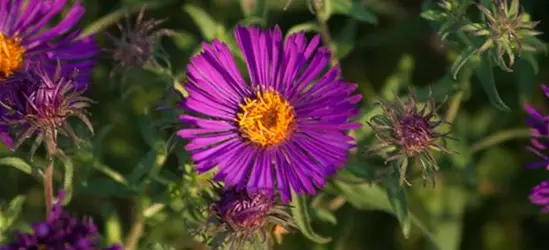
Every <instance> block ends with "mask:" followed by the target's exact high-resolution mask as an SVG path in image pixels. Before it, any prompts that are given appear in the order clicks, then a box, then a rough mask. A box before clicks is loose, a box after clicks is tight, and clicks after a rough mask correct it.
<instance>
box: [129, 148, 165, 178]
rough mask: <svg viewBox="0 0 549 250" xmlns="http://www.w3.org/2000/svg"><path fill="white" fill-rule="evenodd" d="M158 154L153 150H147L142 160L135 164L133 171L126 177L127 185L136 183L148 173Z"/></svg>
mask: <svg viewBox="0 0 549 250" xmlns="http://www.w3.org/2000/svg"><path fill="white" fill-rule="evenodd" d="M157 155H158V152H157V151H156V150H155V149H151V150H149V152H147V154H145V156H143V158H141V160H140V161H139V163H137V166H135V167H134V168H133V171H132V172H131V173H130V175H129V176H128V178H127V179H128V181H129V183H132V184H135V183H137V182H138V181H139V180H140V179H141V178H142V177H143V176H144V175H145V174H146V173H148V172H149V171H150V170H151V169H152V168H153V167H154V164H155V162H156V157H157Z"/></svg>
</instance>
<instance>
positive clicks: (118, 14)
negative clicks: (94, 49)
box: [80, 0, 176, 37]
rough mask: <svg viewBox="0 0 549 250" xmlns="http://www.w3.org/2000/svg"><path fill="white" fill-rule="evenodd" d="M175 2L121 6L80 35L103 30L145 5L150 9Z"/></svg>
mask: <svg viewBox="0 0 549 250" xmlns="http://www.w3.org/2000/svg"><path fill="white" fill-rule="evenodd" d="M174 2H176V1H175V0H164V1H154V2H153V1H148V2H143V3H139V4H135V5H133V6H129V7H125V8H120V9H118V10H117V11H114V12H111V13H110V14H107V15H105V16H103V17H102V18H99V19H97V20H96V21H95V22H93V23H91V24H89V25H88V26H86V28H84V31H82V33H81V34H80V37H86V36H89V35H92V34H95V33H98V32H101V31H103V30H105V29H106V28H108V27H109V26H111V25H113V24H115V23H117V22H118V21H120V19H122V18H124V17H125V16H126V14H128V15H129V14H132V13H135V12H137V11H139V10H141V8H143V7H144V6H146V7H147V9H149V10H150V9H156V8H160V7H162V6H164V5H167V4H171V3H174Z"/></svg>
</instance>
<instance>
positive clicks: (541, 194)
mask: <svg viewBox="0 0 549 250" xmlns="http://www.w3.org/2000/svg"><path fill="white" fill-rule="evenodd" d="M530 201H531V202H532V203H533V204H536V205H539V206H542V207H543V212H545V213H549V181H544V182H542V183H540V184H538V185H537V186H535V187H534V188H532V191H530Z"/></svg>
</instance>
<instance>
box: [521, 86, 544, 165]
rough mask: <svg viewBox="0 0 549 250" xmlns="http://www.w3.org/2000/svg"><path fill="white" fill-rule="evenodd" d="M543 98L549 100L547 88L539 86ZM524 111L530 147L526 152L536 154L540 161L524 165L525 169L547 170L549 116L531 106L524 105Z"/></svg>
mask: <svg viewBox="0 0 549 250" xmlns="http://www.w3.org/2000/svg"><path fill="white" fill-rule="evenodd" d="M541 89H542V90H543V93H544V94H545V96H547V97H548V98H549V87H547V86H545V85H541ZM524 110H526V112H527V113H528V114H529V116H528V117H527V118H526V124H528V126H530V128H531V130H530V131H531V139H530V146H528V147H527V150H528V151H530V152H532V153H534V154H536V155H537V156H539V157H540V158H541V160H539V161H536V162H533V163H530V164H528V165H526V168H527V169H532V168H539V167H545V168H547V169H548V170H549V157H547V156H546V150H547V148H549V140H547V138H548V136H549V116H544V115H542V114H540V113H539V112H538V111H537V110H536V109H534V108H533V107H532V106H530V105H528V104H525V105H524Z"/></svg>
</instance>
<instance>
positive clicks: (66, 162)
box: [59, 156, 74, 205]
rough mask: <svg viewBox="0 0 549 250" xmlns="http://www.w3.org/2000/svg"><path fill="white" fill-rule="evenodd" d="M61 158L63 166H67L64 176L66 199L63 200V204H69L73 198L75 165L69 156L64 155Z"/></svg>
mask: <svg viewBox="0 0 549 250" xmlns="http://www.w3.org/2000/svg"><path fill="white" fill-rule="evenodd" d="M59 158H60V160H61V161H62V162H63V167H64V168H65V175H64V177H63V190H64V191H65V200H63V205H67V204H69V202H70V201H71V199H72V192H73V185H72V181H73V176H74V165H73V164H72V160H71V159H70V158H69V157H66V156H62V157H59Z"/></svg>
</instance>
